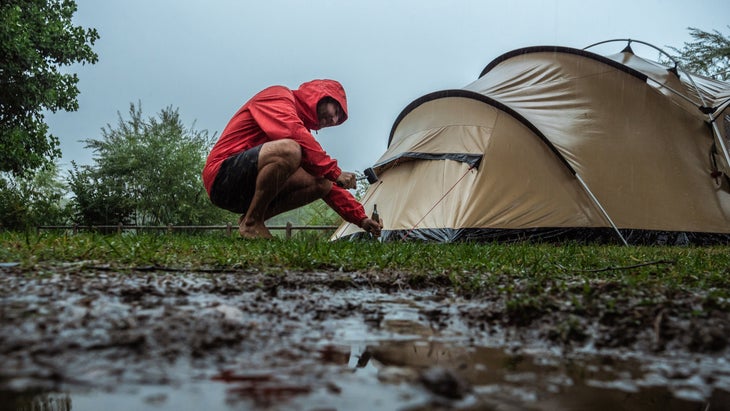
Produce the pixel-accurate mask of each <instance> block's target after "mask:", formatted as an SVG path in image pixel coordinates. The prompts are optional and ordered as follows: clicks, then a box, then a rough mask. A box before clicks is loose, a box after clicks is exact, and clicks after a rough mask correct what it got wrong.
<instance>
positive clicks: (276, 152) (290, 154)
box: [259, 139, 302, 169]
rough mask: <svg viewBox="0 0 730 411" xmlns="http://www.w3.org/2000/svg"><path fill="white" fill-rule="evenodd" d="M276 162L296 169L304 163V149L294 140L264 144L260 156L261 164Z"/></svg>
mask: <svg viewBox="0 0 730 411" xmlns="http://www.w3.org/2000/svg"><path fill="white" fill-rule="evenodd" d="M270 161H276V162H280V163H285V164H287V165H288V166H289V167H291V168H292V169H296V168H298V167H299V165H300V164H301V162H302V147H301V146H300V145H299V143H297V142H296V141H294V140H291V139H283V140H276V141H270V142H268V143H264V145H263V147H262V149H261V153H260V154H259V163H262V162H263V163H268V162H270Z"/></svg>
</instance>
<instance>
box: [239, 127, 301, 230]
mask: <svg viewBox="0 0 730 411" xmlns="http://www.w3.org/2000/svg"><path fill="white" fill-rule="evenodd" d="M301 161H302V151H301V147H299V144H297V143H296V142H295V141H294V140H277V141H270V142H268V143H264V144H263V146H261V151H260V152H259V161H258V162H259V164H258V166H259V167H258V168H259V172H258V176H257V177H256V191H255V192H254V195H253V198H252V199H251V205H250V206H249V208H248V211H247V212H246V214H244V215H243V216H241V218H240V219H239V221H238V231H239V233H240V234H241V236H243V237H246V238H271V237H272V235H271V233H270V232H269V229H268V228H266V225H265V224H264V221H265V219H266V216H267V214H268V213H267V210H268V208H269V205H270V204H271V202H272V201H273V200H274V198H276V197H277V195H279V194H280V193H281V191H282V189H284V188H285V187H286V186H287V180H289V178H290V177H291V176H292V175H293V174H294V173H295V172H296V171H297V170H298V169H299V165H300V163H301Z"/></svg>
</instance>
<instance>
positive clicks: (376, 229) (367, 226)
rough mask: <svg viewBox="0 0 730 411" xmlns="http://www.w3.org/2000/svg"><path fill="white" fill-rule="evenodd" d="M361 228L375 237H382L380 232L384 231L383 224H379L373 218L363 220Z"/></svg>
mask: <svg viewBox="0 0 730 411" xmlns="http://www.w3.org/2000/svg"><path fill="white" fill-rule="evenodd" d="M360 227H361V228H362V229H363V230H365V231H367V232H368V233H370V234H372V235H374V236H375V237H380V230H382V229H383V222H382V221H380V222H377V221H375V220H373V219H372V218H366V219H364V220H362V224H360Z"/></svg>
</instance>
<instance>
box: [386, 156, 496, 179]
mask: <svg viewBox="0 0 730 411" xmlns="http://www.w3.org/2000/svg"><path fill="white" fill-rule="evenodd" d="M482 157H484V155H483V154H473V153H419V152H405V153H400V154H399V155H397V156H395V157H392V158H389V159H387V160H385V161H381V162H380V163H378V164H375V165H374V166H373V169H375V171H376V173H378V174H380V173H382V172H383V171H385V170H388V169H390V168H393V167H396V166H398V165H399V164H401V163H405V162H407V161H413V160H453V161H458V162H460V163H465V164H468V165H469V167H470V168H479V164H480V163H481V162H482Z"/></svg>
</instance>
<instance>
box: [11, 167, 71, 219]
mask: <svg viewBox="0 0 730 411" xmlns="http://www.w3.org/2000/svg"><path fill="white" fill-rule="evenodd" d="M67 191H68V190H67V187H66V185H65V184H64V183H63V180H62V179H61V178H60V176H59V174H58V166H57V165H56V164H55V163H52V164H51V165H49V166H48V167H45V168H43V169H42V170H39V172H37V173H34V174H33V175H32V176H31V175H28V174H26V175H23V176H13V175H12V174H9V173H3V174H2V175H0V227H3V228H6V229H13V230H20V229H28V228H31V227H36V226H39V225H62V224H66V223H68V222H69V221H70V212H69V210H68V209H67V207H66V203H67V199H66V197H65V196H66V193H67Z"/></svg>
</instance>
